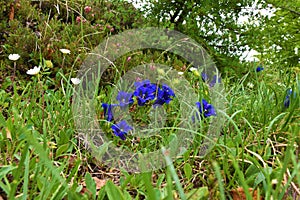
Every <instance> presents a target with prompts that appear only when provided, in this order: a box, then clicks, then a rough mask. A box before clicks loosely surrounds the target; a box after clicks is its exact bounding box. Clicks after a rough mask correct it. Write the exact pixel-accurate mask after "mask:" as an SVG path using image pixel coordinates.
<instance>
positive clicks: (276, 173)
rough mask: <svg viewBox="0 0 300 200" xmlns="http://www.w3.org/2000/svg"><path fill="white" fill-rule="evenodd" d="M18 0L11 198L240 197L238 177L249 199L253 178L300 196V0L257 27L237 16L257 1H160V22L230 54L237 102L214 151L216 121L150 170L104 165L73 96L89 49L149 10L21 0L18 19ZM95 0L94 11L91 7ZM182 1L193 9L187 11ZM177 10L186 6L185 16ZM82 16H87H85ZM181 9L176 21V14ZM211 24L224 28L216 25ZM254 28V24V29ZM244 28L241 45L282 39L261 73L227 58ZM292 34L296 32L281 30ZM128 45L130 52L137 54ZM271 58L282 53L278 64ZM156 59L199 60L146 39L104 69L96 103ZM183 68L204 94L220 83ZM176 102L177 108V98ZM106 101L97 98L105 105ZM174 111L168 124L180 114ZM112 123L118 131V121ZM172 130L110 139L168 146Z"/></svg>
mask: <svg viewBox="0 0 300 200" xmlns="http://www.w3.org/2000/svg"><path fill="white" fill-rule="evenodd" d="M66 2H68V4H66ZM11 3H14V1H13V0H9V1H1V2H0V10H1V12H2V13H3V15H1V16H0V28H1V29H0V37H1V41H0V43H1V46H0V52H1V55H0V58H1V59H0V85H1V87H0V198H1V197H2V198H3V199H113V200H114V199H231V198H232V195H231V193H232V191H233V190H234V189H236V188H242V189H243V191H244V193H245V195H246V196H247V197H248V198H249V199H250V198H251V196H252V193H251V192H250V190H248V189H249V188H252V189H253V190H255V191H257V192H258V193H259V194H260V196H262V197H264V198H265V199H271V198H273V199H289V198H290V199H292V198H293V197H295V196H297V195H298V196H299V193H297V192H298V191H299V187H300V174H299V171H300V163H299V158H298V152H299V143H300V137H299V132H300V128H299V127H300V124H299V121H300V120H299V119H300V105H299V104H300V101H299V96H295V97H293V98H292V101H291V104H290V106H289V107H288V108H285V107H284V104H283V102H284V100H285V98H286V91H287V89H288V88H292V89H293V91H295V93H296V94H297V95H299V94H300V82H299V69H298V68H297V67H299V63H297V61H296V60H297V58H298V59H299V57H297V56H298V55H296V57H297V58H296V57H295V54H294V47H298V46H299V41H298V40H297V39H298V38H299V37H298V35H299V33H298V32H297V30H296V29H297V27H298V24H299V17H297V16H298V14H297V13H298V12H299V10H298V8H299V6H297V5H298V2H295V3H293V4H291V3H289V2H283V1H277V0H272V1H270V2H268V1H267V3H271V4H273V5H274V6H276V7H280V8H281V9H280V10H277V11H276V13H275V14H276V15H275V16H274V17H272V18H270V19H267V18H264V19H262V21H263V22H265V23H266V26H264V29H261V27H258V26H257V27H256V26H254V27H250V25H249V27H247V28H248V29H247V30H246V29H245V30H244V29H243V28H245V27H243V26H248V25H247V24H244V25H241V26H237V25H236V24H235V23H236V18H237V16H238V13H239V12H240V11H241V9H242V7H244V6H246V5H250V4H251V3H252V1H242V2H240V4H237V2H236V1H232V2H219V1H218V2H217V1H201V2H199V1H197V2H196V1H189V2H188V1H175V3H174V4H171V3H169V2H168V1H158V2H156V3H154V4H153V5H154V7H152V12H151V13H149V17H148V19H150V20H152V21H150V22H149V24H154V22H158V19H162V21H161V22H159V25H162V26H166V27H170V28H175V29H179V30H181V31H182V32H184V33H186V34H188V35H190V36H192V37H194V38H195V39H196V40H197V41H199V42H201V44H202V45H203V46H205V47H206V48H207V50H208V51H209V53H211V54H212V55H214V56H215V58H216V60H217V62H221V63H223V65H224V68H223V72H224V73H223V76H224V77H223V83H224V86H225V90H224V93H225V97H224V98H226V112H225V113H222V114H223V115H224V117H225V118H226V121H225V124H224V126H223V127H222V133H221V135H219V136H218V137H216V138H215V139H214V144H215V146H214V147H213V148H212V150H211V151H210V154H209V155H207V156H205V157H202V156H199V151H200V146H201V139H202V138H203V133H205V130H206V129H205V127H206V126H205V123H206V122H201V123H202V124H201V127H202V128H201V129H200V130H199V131H198V132H197V133H196V136H195V139H194V141H193V143H192V145H191V146H190V148H189V149H188V150H187V151H186V152H185V153H184V154H182V155H180V156H178V157H176V159H174V160H171V158H170V157H169V156H168V155H167V154H165V159H166V161H167V163H168V166H167V167H166V168H165V169H160V170H156V171H154V172H148V173H144V174H135V173H128V172H126V171H122V170H121V171H120V170H118V169H115V168H114V166H104V165H103V164H102V163H99V162H98V161H97V160H96V159H95V157H94V155H92V154H91V153H90V151H88V150H87V149H86V148H85V147H86V146H85V145H86V144H85V143H84V141H82V140H81V138H80V137H79V136H78V135H79V133H78V132H79V131H80V130H76V127H75V125H74V119H75V118H76V116H74V115H73V113H72V110H71V106H72V96H73V92H74V87H76V86H74V85H72V84H71V82H70V79H71V77H73V75H74V74H73V73H75V72H76V69H77V67H78V66H80V64H81V62H82V60H83V59H84V57H85V56H86V53H87V52H90V50H91V49H92V48H94V47H95V46H96V45H97V44H98V43H99V42H100V41H101V40H103V39H104V37H105V36H108V35H110V34H115V33H118V32H119V31H123V30H125V29H127V28H134V27H143V26H145V25H147V24H141V22H143V20H145V19H143V18H142V17H141V16H140V14H139V13H138V12H137V10H135V9H133V8H132V5H130V4H128V3H125V2H123V1H110V2H105V1H88V0H86V1H75V0H73V1H25V0H20V7H18V6H16V9H15V18H14V20H11V21H8V15H9V12H10V4H11ZM40 3H41V4H40ZM261 3H262V2H261ZM195 5H198V6H195ZM262 5H263V6H266V4H262ZM85 6H90V7H91V8H92V10H91V11H90V12H86V11H85V10H84V8H85ZM168 6H169V7H168ZM178 8H180V9H182V10H183V11H184V12H186V13H183V14H182V12H183V11H182V12H178V11H177V9H178ZM216 10H218V12H216ZM171 11H175V13H177V17H176V15H175V13H173V14H172V13H171ZM208 13H210V15H209V14H208ZM221 13H223V14H224V15H225V18H222V17H221ZM92 14H94V15H92ZM133 14H136V16H134V15H133ZM77 17H80V20H81V22H78V20H77V21H76V19H77ZM172 17H173V18H174V20H173V21H170V20H169V18H172ZM197 17H199V20H197V21H199V22H203V29H200V30H199V28H197V26H196V25H195V20H194V19H196V18H197ZM254 18H255V17H254ZM254 18H253V19H254ZM84 20H86V21H85V22H83V21H84ZM155 20H156V21H155ZM210 20H211V21H210ZM278 20H279V21H278ZM183 21H185V23H183ZM208 22H212V24H210V23H208ZM214 26H216V29H214ZM112 28H114V29H113V30H112ZM209 30H216V31H212V33H208V32H209ZM217 30H219V31H222V32H223V36H222V37H224V38H223V39H224V42H225V43H224V47H220V49H217V44H218V41H220V40H222V38H221V37H220V36H219V35H218V34H217ZM252 30H254V31H255V32H252V33H250V32H251V31H252ZM236 31H241V32H239V33H241V34H244V35H243V37H242V39H241V42H242V43H241V44H240V45H241V46H243V45H244V44H247V45H249V46H250V47H252V48H254V49H256V50H258V51H260V52H262V53H263V52H266V49H267V48H269V47H270V46H272V45H273V44H277V45H280V46H282V47H283V48H282V49H281V50H280V51H278V52H267V53H266V54H263V55H262V57H261V60H262V62H265V65H266V67H265V70H263V71H261V72H259V73H256V72H255V69H256V67H257V65H258V63H254V64H248V63H239V62H237V60H236V59H235V58H233V60H231V59H227V58H229V57H230V54H232V52H231V50H230V49H228V47H233V46H234V48H235V45H234V44H233V43H234V42H233V43H232V44H231V42H230V40H229V37H232V38H233V41H235V42H238V40H239V39H238V38H237V37H236V36H237V34H236V35H235V32H236ZM253 33H254V34H253ZM284 34H285V36H286V37H287V39H286V40H282V39H281V38H282V37H283V36H282V35H284ZM267 36H268V37H267ZM235 37H236V38H235ZM251 37H252V38H251ZM240 38H241V37H240ZM236 47H238V45H237V46H236ZM61 48H67V49H70V50H71V54H62V53H61V52H60V51H59V49H61ZM11 53H18V54H20V55H21V58H20V60H18V61H16V62H15V63H16V64H17V65H16V66H17V76H16V79H15V81H16V82H15V84H13V80H12V79H11V77H6V76H9V75H11V74H12V70H13V66H14V62H13V61H10V60H8V58H7V57H8V55H9V54H11ZM275 55H276V56H275ZM128 56H130V57H131V60H130V61H127V58H128ZM269 61H273V62H274V63H273V64H272V65H268V64H267V63H268V62H269ZM151 62H155V63H161V64H165V65H171V66H173V67H174V69H176V70H179V71H185V70H186V69H187V68H188V67H190V63H185V61H184V60H181V59H180V58H179V57H177V56H176V55H173V54H168V55H166V54H165V53H163V52H161V51H155V50H148V49H147V50H139V51H137V52H133V53H132V54H129V55H124V56H123V57H122V58H120V59H119V60H117V61H116V65H117V66H118V69H117V70H116V69H115V71H113V69H109V70H111V71H112V72H111V73H108V75H110V76H108V77H106V79H105V80H101V81H103V82H104V83H103V85H100V87H99V88H98V89H99V91H98V90H97V92H95V94H96V95H95V96H96V98H97V103H101V102H107V101H109V100H110V99H109V97H108V96H109V94H110V92H111V91H112V88H113V84H112V83H113V82H114V81H116V80H117V79H118V78H119V76H120V75H122V74H123V73H125V72H126V71H128V70H129V69H131V68H132V67H134V66H137V65H139V64H141V63H151ZM224 63H227V64H224ZM34 65H41V67H42V68H41V72H40V73H39V74H38V75H36V76H29V75H25V72H26V71H27V69H30V68H32V67H33V66H34ZM287 67H293V68H291V69H287ZM109 70H108V71H109ZM236 71H238V72H236ZM236 74H238V76H237V75H236ZM184 77H185V78H186V79H187V80H188V81H189V82H190V83H191V85H192V87H193V88H194V89H195V92H196V93H197V95H199V96H205V95H206V93H207V91H209V90H208V88H207V86H206V87H205V86H204V85H205V84H204V83H203V82H202V81H201V80H200V79H199V75H198V76H197V74H196V73H192V72H188V71H185V73H184ZM112 80H113V81H112ZM101 84H102V82H101ZM170 106H171V108H173V107H174V108H176V104H173V105H172V104H170ZM172 106H173V107H172ZM167 109H168V108H167ZM169 110H171V109H169ZM176 111H177V110H176ZM101 112H103V111H102V109H101V106H100V104H97V107H96V113H98V114H101ZM182 112H184V111H182ZM174 113H176V112H175V111H174ZM142 114H143V113H140V115H142ZM176 114H177V115H180V114H181V113H176ZM220 114H221V113H220ZM100 116H101V115H100ZM170 116H171V117H173V116H175V115H170ZM97 117H98V116H97ZM100 118H101V117H100ZM176 120H178V118H175V119H174V121H175V122H176V123H179V121H176ZM171 122H172V121H171ZM171 122H170V123H169V124H168V125H170V126H172V125H174V124H176V123H171ZM106 129H107V130H108V131H109V130H110V127H109V126H107V127H106ZM173 131H174V130H173V129H166V130H164V131H158V132H157V133H156V135H157V137H156V138H155V139H153V138H152V139H147V138H142V139H141V140H139V141H138V142H137V140H135V138H134V137H132V140H127V141H124V142H122V141H120V140H118V138H116V137H114V136H113V135H112V136H111V139H112V141H111V142H115V144H117V145H118V147H120V148H127V149H131V150H135V151H139V152H147V151H148V152H149V151H151V150H153V149H155V148H157V146H156V145H157V144H159V142H162V141H163V142H165V143H169V142H170V141H172V140H175V141H176V137H175V135H174V132H173ZM162 136H164V137H163V139H160V137H162ZM129 138H130V137H129ZM134 142H135V143H134ZM107 150H108V147H107V146H103V148H102V149H100V153H101V154H104V153H105V152H106V151H107ZM100 156H101V155H100ZM99 180H100V181H99ZM101 181H103V182H101Z"/></svg>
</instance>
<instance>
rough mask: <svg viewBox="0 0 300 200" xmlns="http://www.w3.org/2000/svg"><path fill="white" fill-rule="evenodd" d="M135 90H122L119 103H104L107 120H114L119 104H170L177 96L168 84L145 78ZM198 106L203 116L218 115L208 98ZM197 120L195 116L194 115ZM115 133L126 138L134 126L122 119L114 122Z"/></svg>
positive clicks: (118, 97) (118, 96) (123, 105)
mask: <svg viewBox="0 0 300 200" xmlns="http://www.w3.org/2000/svg"><path fill="white" fill-rule="evenodd" d="M134 86H135V91H134V92H132V93H128V92H124V91H120V92H119V93H118V95H117V97H116V100H117V101H118V102H119V104H107V103H102V104H101V106H102V108H103V110H104V117H105V119H106V120H107V121H109V122H112V121H113V120H114V116H113V108H114V107H116V106H119V107H120V108H121V109H125V108H126V107H128V106H131V105H133V104H134V102H137V105H138V106H144V105H146V104H148V103H149V102H152V105H153V107H156V106H161V105H163V104H169V103H170V101H171V100H172V99H173V98H174V97H175V93H174V91H173V90H172V89H171V88H170V87H169V86H168V85H166V84H162V85H161V86H159V85H157V84H154V83H151V82H150V80H144V81H140V82H135V83H134ZM196 106H197V108H198V111H199V113H200V114H201V116H204V117H205V118H206V117H210V116H216V111H215V108H214V107H213V106H212V105H211V104H209V103H208V102H207V101H206V100H204V99H203V100H202V102H201V103H200V102H197V103H196ZM196 118H197V119H200V116H199V114H198V113H197V114H196ZM193 121H195V117H193ZM111 129H112V131H113V133H114V134H115V135H116V136H118V137H119V138H121V139H122V140H125V139H126V135H127V133H128V132H129V131H130V130H132V127H131V126H130V125H128V123H127V122H126V120H121V121H120V122H118V123H116V124H113V125H112V126H111Z"/></svg>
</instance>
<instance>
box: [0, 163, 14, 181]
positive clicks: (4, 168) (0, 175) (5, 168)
mask: <svg viewBox="0 0 300 200" xmlns="http://www.w3.org/2000/svg"><path fill="white" fill-rule="evenodd" d="M16 168H18V167H17V166H11V165H6V166H2V167H1V169H0V179H2V178H4V176H6V174H8V173H9V172H11V171H12V170H14V169H16Z"/></svg>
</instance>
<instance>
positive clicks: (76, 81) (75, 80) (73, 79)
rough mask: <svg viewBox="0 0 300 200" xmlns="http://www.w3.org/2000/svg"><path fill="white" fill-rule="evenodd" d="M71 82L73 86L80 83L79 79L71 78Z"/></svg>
mask: <svg viewBox="0 0 300 200" xmlns="http://www.w3.org/2000/svg"><path fill="white" fill-rule="evenodd" d="M71 82H72V83H73V84H74V85H78V84H79V83H80V82H81V81H80V79H79V78H71Z"/></svg>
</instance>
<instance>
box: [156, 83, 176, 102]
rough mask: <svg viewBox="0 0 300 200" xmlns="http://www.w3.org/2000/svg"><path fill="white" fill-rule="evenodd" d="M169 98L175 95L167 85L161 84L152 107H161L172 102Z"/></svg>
mask: <svg viewBox="0 0 300 200" xmlns="http://www.w3.org/2000/svg"><path fill="white" fill-rule="evenodd" d="M171 97H175V93H174V92H173V90H172V89H171V88H170V87H169V86H168V85H166V84H163V85H162V88H159V90H158V92H157V98H156V100H155V102H154V104H153V105H154V106H157V105H163V104H164V103H166V104H169V103H170V101H171V100H172V98H171Z"/></svg>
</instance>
